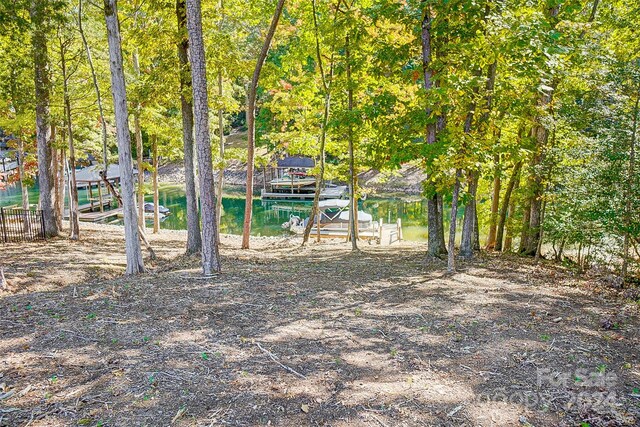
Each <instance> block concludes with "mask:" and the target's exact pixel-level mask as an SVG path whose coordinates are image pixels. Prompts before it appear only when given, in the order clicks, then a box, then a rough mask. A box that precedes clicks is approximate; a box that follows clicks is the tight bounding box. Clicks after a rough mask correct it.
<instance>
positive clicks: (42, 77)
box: [31, 0, 60, 237]
mask: <svg viewBox="0 0 640 427" xmlns="http://www.w3.org/2000/svg"><path fill="white" fill-rule="evenodd" d="M31 22H32V24H33V34H32V37H31V44H32V52H33V66H34V84H35V98H36V99H35V104H36V105H35V107H36V141H37V152H38V186H39V191H40V209H42V217H43V218H44V232H45V235H46V236H47V237H53V236H57V235H58V233H59V232H60V230H59V228H58V219H57V216H58V215H57V212H56V210H55V209H54V206H53V190H54V185H53V184H54V183H53V179H54V176H53V173H52V172H53V171H52V170H51V140H50V139H51V133H50V132H51V127H50V121H51V118H50V115H49V95H50V94H49V91H50V85H51V84H50V81H49V71H48V65H49V56H48V53H47V32H46V27H47V25H48V20H47V17H46V2H45V1H44V0H31Z"/></svg>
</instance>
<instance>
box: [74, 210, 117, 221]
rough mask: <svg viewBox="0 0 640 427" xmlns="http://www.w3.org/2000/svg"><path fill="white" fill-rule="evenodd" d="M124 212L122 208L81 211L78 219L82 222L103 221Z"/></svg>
mask: <svg viewBox="0 0 640 427" xmlns="http://www.w3.org/2000/svg"><path fill="white" fill-rule="evenodd" d="M122 214H123V210H122V208H118V209H112V210H109V211H104V212H100V211H98V212H80V215H79V216H78V219H79V220H80V221H82V222H102V221H104V220H107V219H109V218H114V217H118V216H119V215H122Z"/></svg>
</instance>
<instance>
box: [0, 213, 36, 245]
mask: <svg viewBox="0 0 640 427" xmlns="http://www.w3.org/2000/svg"><path fill="white" fill-rule="evenodd" d="M44 239H45V233H44V217H43V216H42V211H40V210H33V211H32V210H28V211H25V210H23V209H20V208H0V242H2V243H10V242H26V241H31V240H44Z"/></svg>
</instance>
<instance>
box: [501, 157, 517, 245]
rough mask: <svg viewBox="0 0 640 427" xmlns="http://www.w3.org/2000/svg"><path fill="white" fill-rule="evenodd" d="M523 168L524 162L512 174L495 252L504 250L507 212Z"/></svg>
mask: <svg viewBox="0 0 640 427" xmlns="http://www.w3.org/2000/svg"><path fill="white" fill-rule="evenodd" d="M521 167H522V161H520V162H518V163H516V165H515V166H514V168H513V172H512V173H511V177H510V178H509V183H508V184H507V189H506V190H505V193H504V201H503V202H502V208H501V209H500V214H499V217H498V228H497V232H496V244H495V250H496V251H501V250H502V240H503V235H504V226H505V221H506V219H507V210H508V209H509V206H510V204H511V193H512V192H513V189H514V188H515V187H516V185H517V184H516V183H517V181H518V180H519V179H520V168H521Z"/></svg>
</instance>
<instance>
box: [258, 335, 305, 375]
mask: <svg viewBox="0 0 640 427" xmlns="http://www.w3.org/2000/svg"><path fill="white" fill-rule="evenodd" d="M256 345H257V346H258V348H259V349H260V350H261V351H262V352H263V353H264V354H266V355H267V356H269V357H270V358H271V360H273V361H274V362H275V363H277V364H278V365H279V366H280V367H281V368H283V369H285V370H287V371H289V372H291V373H292V374H294V375H296V376H298V377H300V378H304V379H307V377H305V376H304V375H302V374H301V373H300V372H298V371H296V370H295V369H293V368H290V367H288V366H286V365H283V364H282V363H280V362H279V361H278V359H276V357H275V356H274V355H273V353H271V352H270V351H269V350H267V349H265V348H264V347H262V346H261V345H260V343H259V342H257V343H256Z"/></svg>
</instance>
